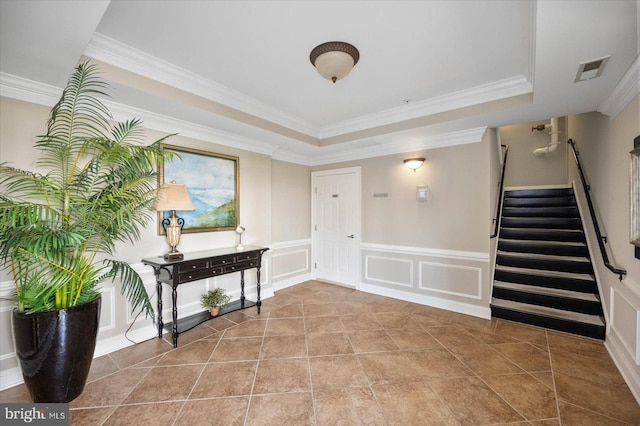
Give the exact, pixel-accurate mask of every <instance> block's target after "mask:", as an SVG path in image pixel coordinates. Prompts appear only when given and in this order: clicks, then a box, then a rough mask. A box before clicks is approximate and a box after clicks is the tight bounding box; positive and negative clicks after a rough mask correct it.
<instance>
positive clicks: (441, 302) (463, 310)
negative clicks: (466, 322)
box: [358, 283, 491, 319]
mask: <svg viewBox="0 0 640 426" xmlns="http://www.w3.org/2000/svg"><path fill="white" fill-rule="evenodd" d="M358 289H359V290H360V291H363V292H365V293H372V294H377V295H378V296H386V297H392V298H394V299H400V300H404V301H406V302H413V303H419V304H421V305H426V306H431V307H434V308H440V309H445V310H447V311H453V312H458V313H460V314H465V315H471V316H474V317H478V318H483V319H491V308H490V307H488V306H477V305H471V304H469V303H463V302H457V301H453V300H446V299H440V298H438V297H433V296H427V295H424V294H418V293H412V292H408V291H402V290H395V289H390V288H386V287H378V286H375V285H371V284H367V283H360V286H359V288H358Z"/></svg>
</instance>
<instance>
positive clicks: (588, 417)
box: [558, 401, 629, 426]
mask: <svg viewBox="0 0 640 426" xmlns="http://www.w3.org/2000/svg"><path fill="white" fill-rule="evenodd" d="M558 408H559V410H560V419H561V420H562V424H563V425H565V426H603V425H606V426H628V425H629V423H624V422H621V421H619V420H616V419H613V418H611V417H607V416H603V415H602V414H599V413H596V412H595V411H592V410H589V409H586V408H582V407H578V406H576V405H572V404H569V403H566V402H562V401H560V402H559V403H558Z"/></svg>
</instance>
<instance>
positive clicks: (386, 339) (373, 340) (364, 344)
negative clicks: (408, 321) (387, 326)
mask: <svg viewBox="0 0 640 426" xmlns="http://www.w3.org/2000/svg"><path fill="white" fill-rule="evenodd" d="M348 336H349V340H350V341H351V345H352V346H353V350H354V351H355V352H356V353H365V352H380V351H397V350H399V349H400V348H399V347H398V345H397V344H396V343H395V342H394V341H393V339H392V338H391V336H390V335H389V333H387V330H361V331H351V332H349V333H348Z"/></svg>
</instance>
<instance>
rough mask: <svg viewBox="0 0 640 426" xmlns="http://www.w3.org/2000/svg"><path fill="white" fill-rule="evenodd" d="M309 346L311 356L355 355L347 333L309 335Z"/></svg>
mask: <svg viewBox="0 0 640 426" xmlns="http://www.w3.org/2000/svg"><path fill="white" fill-rule="evenodd" d="M307 345H308V351H309V356H319V355H340V354H351V353H353V348H352V346H351V342H350V341H349V338H348V337H347V333H309V334H307Z"/></svg>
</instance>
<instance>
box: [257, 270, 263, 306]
mask: <svg viewBox="0 0 640 426" xmlns="http://www.w3.org/2000/svg"><path fill="white" fill-rule="evenodd" d="M256 274H257V276H258V277H257V279H258V282H257V283H256V288H257V289H258V298H257V299H256V306H257V307H258V313H260V306H262V302H261V301H260V266H259V265H258V267H257V268H256Z"/></svg>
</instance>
